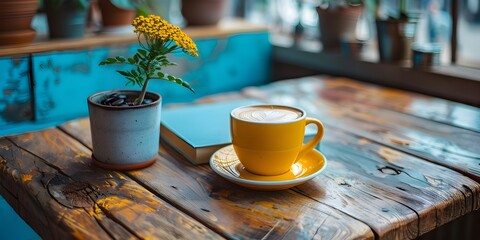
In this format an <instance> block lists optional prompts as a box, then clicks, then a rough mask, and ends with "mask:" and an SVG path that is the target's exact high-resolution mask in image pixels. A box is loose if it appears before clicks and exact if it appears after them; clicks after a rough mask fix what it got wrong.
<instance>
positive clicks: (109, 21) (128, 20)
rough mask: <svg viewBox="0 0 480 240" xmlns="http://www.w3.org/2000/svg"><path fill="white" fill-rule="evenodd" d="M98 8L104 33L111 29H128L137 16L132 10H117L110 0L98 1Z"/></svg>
mask: <svg viewBox="0 0 480 240" xmlns="http://www.w3.org/2000/svg"><path fill="white" fill-rule="evenodd" d="M98 7H99V8H100V12H101V14H102V25H103V28H104V30H106V31H108V30H111V29H113V28H119V27H130V26H131V24H132V20H133V19H134V18H135V16H136V14H137V12H136V11H135V10H133V9H123V8H118V7H117V6H115V5H113V4H112V3H111V2H110V0H98Z"/></svg>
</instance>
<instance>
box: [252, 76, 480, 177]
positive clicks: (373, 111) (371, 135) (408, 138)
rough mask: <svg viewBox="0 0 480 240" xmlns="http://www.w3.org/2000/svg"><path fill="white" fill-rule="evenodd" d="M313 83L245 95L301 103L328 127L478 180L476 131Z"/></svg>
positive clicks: (282, 85)
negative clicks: (348, 97) (339, 96)
mask: <svg viewBox="0 0 480 240" xmlns="http://www.w3.org/2000/svg"><path fill="white" fill-rule="evenodd" d="M315 81H319V80H318V79H316V80H315ZM316 84H317V83H314V84H313V85H312V81H303V82H293V81H290V82H281V83H274V84H270V85H267V86H265V87H260V88H248V89H245V90H244V94H245V95H246V96H249V97H255V98H260V99H263V100H264V101H266V102H270V103H275V104H287V105H296V106H299V107H301V108H303V109H305V110H306V111H307V113H308V114H309V115H310V116H313V117H317V118H319V119H320V120H321V121H323V122H324V123H325V124H327V125H329V126H331V127H337V128H339V129H342V130H344V131H347V132H349V133H351V134H354V135H357V136H361V137H365V138H368V139H371V140H373V141H375V142H378V143H380V144H383V145H385V146H388V147H391V148H393V149H397V150H400V151H403V152H407V153H410V154H412V155H415V156H418V157H420V158H423V159H426V160H428V161H431V162H434V163H436V164H440V165H443V166H446V167H448V168H451V169H454V170H456V171H460V172H462V173H463V174H466V175H467V176H469V177H471V178H472V179H475V180H476V181H479V182H480V148H478V142H480V134H479V133H478V132H476V131H471V130H467V129H465V128H460V127H455V126H452V125H447V124H444V123H439V122H435V121H431V120H428V119H424V118H419V117H413V116H410V115H407V114H403V113H399V112H396V111H392V110H389V109H385V108H380V107H374V106H368V105H364V104H361V103H358V102H342V101H336V100H333V99H329V98H324V97H323V95H322V94H321V93H322V91H321V90H319V88H317V87H315V86H318V85H316ZM321 84H322V81H320V85H321ZM385 101H388V100H387V99H385ZM479 112H480V111H479ZM477 123H479V122H478V121H477Z"/></svg>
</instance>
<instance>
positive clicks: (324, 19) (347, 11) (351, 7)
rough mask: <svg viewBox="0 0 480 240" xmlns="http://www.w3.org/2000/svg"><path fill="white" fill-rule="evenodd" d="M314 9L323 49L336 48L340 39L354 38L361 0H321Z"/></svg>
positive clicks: (360, 10) (338, 47)
mask: <svg viewBox="0 0 480 240" xmlns="http://www.w3.org/2000/svg"><path fill="white" fill-rule="evenodd" d="M316 9H317V13H318V20H319V24H318V26H319V28H320V41H321V42H322V46H323V49H324V50H338V49H340V45H341V44H340V43H341V41H342V40H344V41H351V40H355V29H356V27H357V22H358V19H359V18H360V15H361V14H362V11H363V1H361V0H322V1H321V4H320V5H319V6H318V7H317V8H316Z"/></svg>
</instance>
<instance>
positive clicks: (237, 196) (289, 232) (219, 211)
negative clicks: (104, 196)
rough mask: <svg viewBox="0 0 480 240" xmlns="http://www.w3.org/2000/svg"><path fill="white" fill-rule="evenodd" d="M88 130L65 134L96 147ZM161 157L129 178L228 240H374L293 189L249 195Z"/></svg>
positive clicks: (204, 170) (77, 125) (70, 128)
mask: <svg viewBox="0 0 480 240" xmlns="http://www.w3.org/2000/svg"><path fill="white" fill-rule="evenodd" d="M87 125H88V121H87V120H86V119H84V120H81V121H78V122H76V121H75V122H70V123H67V124H66V125H63V126H62V129H63V130H65V131H66V132H68V133H69V134H70V135H72V136H75V137H78V138H79V139H81V141H82V142H84V143H86V144H87V146H91V145H90V144H91V142H90V140H89V137H88V136H87V137H86V136H85V135H86V134H85V131H84V129H85V128H88V126H87ZM160 155H161V158H160V160H159V161H158V162H157V163H155V164H154V165H152V166H151V167H149V168H146V169H143V170H141V171H133V172H128V173H127V174H128V175H129V176H130V177H132V178H134V179H135V180H136V181H138V182H141V183H142V184H143V185H145V186H146V187H147V188H148V189H151V191H153V192H155V193H156V194H158V195H159V196H161V197H162V198H165V199H167V200H168V201H169V202H171V203H172V204H173V205H174V206H176V207H178V208H179V209H182V210H183V211H185V212H188V213H189V214H191V215H192V216H193V217H194V218H195V219H198V220H200V221H201V222H203V223H204V224H205V225H207V226H209V227H210V228H212V229H215V230H216V231H218V232H221V233H223V234H222V235H225V236H227V237H228V238H247V239H262V238H265V239H307V238H313V239H332V238H333V239H351V238H361V239H364V238H365V239H371V238H373V233H372V232H371V230H370V228H369V227H368V226H367V225H365V224H363V223H361V222H359V221H357V220H355V219H353V218H351V217H349V216H347V215H345V214H343V213H341V212H340V211H338V210H336V209H334V208H331V207H328V206H326V205H324V204H323V203H319V202H317V201H313V200H312V199H310V198H309V197H305V196H303V195H302V194H298V193H296V192H294V191H292V190H287V191H279V192H258V191H252V190H248V189H245V188H242V187H239V186H237V185H235V184H232V183H230V182H228V181H226V180H224V179H222V178H221V177H219V176H218V175H216V174H215V173H214V172H213V171H212V170H211V169H210V167H209V166H207V165H203V166H193V165H191V164H190V163H189V162H188V161H187V160H185V159H182V157H181V156H179V155H178V154H177V153H175V152H174V151H173V150H171V149H169V150H168V151H167V149H165V148H164V147H162V148H160Z"/></svg>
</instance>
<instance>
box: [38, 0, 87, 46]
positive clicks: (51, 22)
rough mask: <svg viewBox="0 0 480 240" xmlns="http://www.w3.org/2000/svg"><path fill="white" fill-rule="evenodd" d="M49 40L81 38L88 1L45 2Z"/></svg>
mask: <svg viewBox="0 0 480 240" xmlns="http://www.w3.org/2000/svg"><path fill="white" fill-rule="evenodd" d="M44 4H45V10H46V13H47V21H48V32H49V37H50V38H69V39H73V38H82V37H83V36H84V35H85V26H86V23H87V17H88V9H89V7H90V0H45V2H44Z"/></svg>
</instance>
